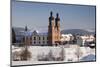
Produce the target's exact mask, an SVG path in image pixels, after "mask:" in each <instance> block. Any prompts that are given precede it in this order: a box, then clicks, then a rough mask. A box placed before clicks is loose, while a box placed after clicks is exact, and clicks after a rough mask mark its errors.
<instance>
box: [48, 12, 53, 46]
mask: <svg viewBox="0 0 100 67" xmlns="http://www.w3.org/2000/svg"><path fill="white" fill-rule="evenodd" d="M54 28H55V19H54V17H53V13H52V11H51V12H50V17H49V25H48V44H49V45H53V44H55V41H54V40H55V39H54V36H55V32H54Z"/></svg>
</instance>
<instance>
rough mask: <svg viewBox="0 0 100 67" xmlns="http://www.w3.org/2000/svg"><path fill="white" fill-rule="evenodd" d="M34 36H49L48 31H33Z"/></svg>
mask: <svg viewBox="0 0 100 67" xmlns="http://www.w3.org/2000/svg"><path fill="white" fill-rule="evenodd" d="M33 34H34V35H48V32H47V31H38V30H34V31H33Z"/></svg>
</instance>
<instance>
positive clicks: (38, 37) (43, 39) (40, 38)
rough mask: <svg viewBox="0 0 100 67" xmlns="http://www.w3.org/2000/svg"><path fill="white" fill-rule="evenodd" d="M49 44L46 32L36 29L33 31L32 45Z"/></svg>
mask: <svg viewBox="0 0 100 67" xmlns="http://www.w3.org/2000/svg"><path fill="white" fill-rule="evenodd" d="M47 44H48V36H47V33H46V32H44V33H43V32H42V33H41V32H39V31H37V30H35V31H34V32H33V33H32V45H35V46H36V45H37V46H38V45H47Z"/></svg>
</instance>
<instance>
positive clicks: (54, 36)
mask: <svg viewBox="0 0 100 67" xmlns="http://www.w3.org/2000/svg"><path fill="white" fill-rule="evenodd" d="M48 20H49V24H48V32H46V33H39V32H38V31H34V32H33V35H32V44H33V45H36V44H37V45H42V44H43V45H49V46H53V45H57V44H59V43H60V37H61V34H60V17H59V14H58V13H57V14H56V17H55V18H54V16H53V12H52V11H51V12H50V17H49V18H48Z"/></svg>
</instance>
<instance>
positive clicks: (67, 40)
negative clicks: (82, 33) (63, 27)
mask: <svg viewBox="0 0 100 67" xmlns="http://www.w3.org/2000/svg"><path fill="white" fill-rule="evenodd" d="M60 40H61V42H62V43H63V44H64V43H70V42H71V41H73V40H74V37H73V35H72V34H61V38H60Z"/></svg>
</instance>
